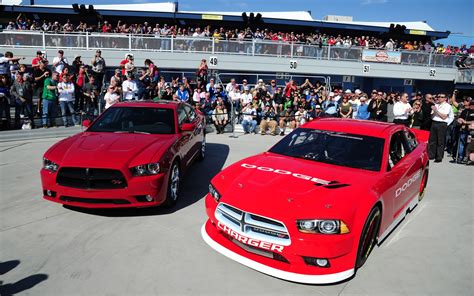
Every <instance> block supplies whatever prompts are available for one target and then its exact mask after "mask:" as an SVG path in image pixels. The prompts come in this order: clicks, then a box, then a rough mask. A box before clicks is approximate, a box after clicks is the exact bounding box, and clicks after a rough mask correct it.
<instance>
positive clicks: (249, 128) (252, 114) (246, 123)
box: [242, 102, 257, 134]
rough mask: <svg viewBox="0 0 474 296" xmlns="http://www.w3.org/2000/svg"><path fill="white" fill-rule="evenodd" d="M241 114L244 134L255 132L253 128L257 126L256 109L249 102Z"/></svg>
mask: <svg viewBox="0 0 474 296" xmlns="http://www.w3.org/2000/svg"><path fill="white" fill-rule="evenodd" d="M242 114H243V120H242V128H243V129H244V134H250V133H254V134H256V130H255V129H256V127H257V120H256V117H257V110H256V109H255V107H254V106H253V105H252V104H251V103H250V102H249V103H247V104H246V105H244V107H243V109H242Z"/></svg>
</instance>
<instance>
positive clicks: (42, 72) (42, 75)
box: [33, 61, 51, 114]
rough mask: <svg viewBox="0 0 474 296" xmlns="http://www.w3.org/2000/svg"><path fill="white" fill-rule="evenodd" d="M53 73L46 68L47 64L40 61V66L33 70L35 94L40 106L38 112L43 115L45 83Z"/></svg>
mask: <svg viewBox="0 0 474 296" xmlns="http://www.w3.org/2000/svg"><path fill="white" fill-rule="evenodd" d="M50 75H51V72H50V71H49V70H48V68H46V63H45V62H43V61H39V66H38V67H36V68H34V69H33V81H34V87H33V92H34V94H35V95H36V97H37V98H38V106H37V110H36V112H37V113H38V114H41V111H42V110H43V109H42V101H43V88H44V81H45V80H46V78H48V77H50Z"/></svg>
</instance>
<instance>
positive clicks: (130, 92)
mask: <svg viewBox="0 0 474 296" xmlns="http://www.w3.org/2000/svg"><path fill="white" fill-rule="evenodd" d="M122 90H123V98H124V99H125V100H129V101H130V100H133V99H135V93H136V92H137V91H138V88H137V83H136V82H135V81H133V80H125V81H124V82H123V83H122Z"/></svg>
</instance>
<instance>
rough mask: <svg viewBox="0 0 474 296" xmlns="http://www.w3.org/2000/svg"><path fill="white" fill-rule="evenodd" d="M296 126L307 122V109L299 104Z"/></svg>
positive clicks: (296, 113)
mask: <svg viewBox="0 0 474 296" xmlns="http://www.w3.org/2000/svg"><path fill="white" fill-rule="evenodd" d="M295 121H296V127H299V126H301V125H303V124H305V123H306V110H305V109H304V107H303V106H299V108H298V111H296V112H295Z"/></svg>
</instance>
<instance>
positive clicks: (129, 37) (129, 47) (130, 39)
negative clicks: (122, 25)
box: [128, 34, 132, 51]
mask: <svg viewBox="0 0 474 296" xmlns="http://www.w3.org/2000/svg"><path fill="white" fill-rule="evenodd" d="M128 51H132V34H128Z"/></svg>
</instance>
